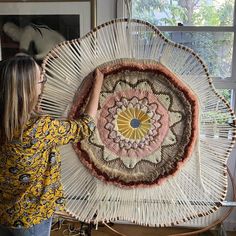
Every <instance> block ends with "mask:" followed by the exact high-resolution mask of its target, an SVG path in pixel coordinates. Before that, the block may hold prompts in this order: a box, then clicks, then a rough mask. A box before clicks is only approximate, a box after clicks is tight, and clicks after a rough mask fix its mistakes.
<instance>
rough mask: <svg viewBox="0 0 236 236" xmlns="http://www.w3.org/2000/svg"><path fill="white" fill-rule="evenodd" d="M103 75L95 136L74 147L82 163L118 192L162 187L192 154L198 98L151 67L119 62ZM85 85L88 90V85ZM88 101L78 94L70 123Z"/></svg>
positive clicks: (164, 70) (163, 71)
mask: <svg viewBox="0 0 236 236" xmlns="http://www.w3.org/2000/svg"><path fill="white" fill-rule="evenodd" d="M101 70H102V71H103V72H104V74H105V82H104V85H103V91H102V93H101V96H100V97H101V98H100V104H99V107H100V109H99V114H98V116H97V117H98V120H97V123H98V125H97V132H96V133H95V134H94V135H93V136H91V137H90V139H89V141H88V142H87V141H86V142H82V144H81V143H79V144H78V145H77V147H75V150H76V152H77V153H78V156H79V157H80V160H81V162H82V163H84V165H85V166H86V167H87V168H88V169H90V170H91V173H93V174H94V175H95V176H96V177H98V178H99V179H101V180H103V181H105V182H110V183H112V184H115V185H118V186H119V185H120V186H122V187H138V186H141V187H144V186H150V185H155V184H157V185H159V184H161V183H162V182H163V180H165V179H166V178H168V176H170V175H173V174H174V173H175V172H176V171H177V170H178V169H179V168H180V167H181V165H182V164H183V163H184V161H185V160H186V159H187V158H188V157H189V156H190V155H191V153H192V150H193V148H194V145H195V141H196V138H197V130H198V129H197V128H198V122H199V120H198V99H197V97H196V96H195V95H194V93H193V92H191V91H190V90H189V88H188V87H187V86H186V85H185V84H184V83H182V82H181V80H179V79H178V78H177V77H176V76H175V75H174V74H173V73H171V72H170V71H169V70H168V69H167V68H165V67H164V66H162V65H161V64H158V63H156V62H154V61H147V60H146V61H140V60H139V61H137V60H136V61H135V60H132V61H131V60H122V61H121V60H119V61H118V62H110V63H108V64H106V65H103V67H101ZM85 81H86V79H85ZM87 83H88V84H90V85H91V81H90V80H89V79H87ZM86 87H87V86H86ZM87 91H88V92H89V90H87ZM81 94H83V96H81ZM88 96H89V94H88V93H83V92H82V91H81V88H80V89H79V91H78V92H77V96H75V99H74V101H75V103H74V104H73V106H72V112H71V113H70V118H74V119H76V117H77V114H80V111H82V110H84V109H83V105H84V104H86V103H85V102H84V100H85V98H87V97H88Z"/></svg>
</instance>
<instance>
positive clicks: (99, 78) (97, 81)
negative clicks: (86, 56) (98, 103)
mask: <svg viewBox="0 0 236 236" xmlns="http://www.w3.org/2000/svg"><path fill="white" fill-rule="evenodd" d="M103 79H104V75H103V73H102V72H101V71H100V70H99V69H98V68H97V69H96V70H95V71H94V86H96V87H97V88H100V90H101V87H102V84H103ZM99 92H100V91H99Z"/></svg>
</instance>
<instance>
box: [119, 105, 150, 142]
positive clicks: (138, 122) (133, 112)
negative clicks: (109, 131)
mask: <svg viewBox="0 0 236 236" xmlns="http://www.w3.org/2000/svg"><path fill="white" fill-rule="evenodd" d="M117 127H118V131H119V132H120V133H121V134H122V135H123V136H124V137H126V138H128V139H134V140H137V139H141V138H143V137H144V136H145V135H146V134H147V132H148V130H149V128H150V127H151V124H150V117H149V116H148V115H147V114H145V113H144V112H142V110H139V109H135V108H128V109H126V110H124V111H122V112H120V113H119V114H118V115H117Z"/></svg>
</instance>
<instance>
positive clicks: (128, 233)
mask: <svg viewBox="0 0 236 236" xmlns="http://www.w3.org/2000/svg"><path fill="white" fill-rule="evenodd" d="M109 226H110V227H111V228H112V229H114V230H116V231H117V232H119V233H120V234H118V233H115V232H113V231H112V230H111V229H109V228H108V227H106V226H104V225H99V226H98V229H95V228H94V227H95V226H93V227H92V230H91V231H90V232H91V235H92V236H118V235H123V236H167V235H169V236H171V235H177V234H181V233H187V232H193V231H194V230H196V229H190V228H180V227H175V228H152V227H143V226H137V225H127V224H113V225H109ZM58 228H60V229H58ZM80 228H81V225H80V224H79V223H75V222H70V221H63V223H62V222H61V224H58V223H57V224H55V225H53V227H52V232H51V236H65V235H68V236H73V235H74V236H75V235H83V236H85V235H86V236H87V235H88V234H86V233H87V232H88V231H89V229H88V226H87V225H85V226H83V230H82V231H80ZM79 232H81V234H79ZM84 233H85V234H84ZM192 235H193V234H192ZM194 235H201V236H220V234H219V233H218V232H217V231H207V232H204V233H201V234H194ZM227 236H236V232H227Z"/></svg>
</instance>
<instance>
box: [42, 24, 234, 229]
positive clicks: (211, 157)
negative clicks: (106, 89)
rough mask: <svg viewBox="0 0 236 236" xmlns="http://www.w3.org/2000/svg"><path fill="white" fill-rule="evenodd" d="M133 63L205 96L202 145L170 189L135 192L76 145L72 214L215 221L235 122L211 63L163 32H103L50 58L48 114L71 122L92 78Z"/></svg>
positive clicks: (68, 189)
mask: <svg viewBox="0 0 236 236" xmlns="http://www.w3.org/2000/svg"><path fill="white" fill-rule="evenodd" d="M125 59H129V60H132V59H135V60H141V61H142V62H143V63H149V62H150V61H152V60H153V61H155V62H158V63H161V64H162V65H164V66H165V67H167V68H168V69H169V70H170V71H172V72H173V73H174V74H175V75H176V76H177V77H178V78H179V79H180V80H182V81H183V82H184V83H185V84H186V85H187V86H188V87H189V89H190V90H191V91H192V92H193V93H195V94H196V95H197V97H198V99H199V101H198V102H199V106H200V121H199V122H200V129H199V143H198V145H196V148H195V150H194V151H193V153H192V156H191V158H189V160H188V161H187V162H186V163H185V164H184V166H183V167H181V170H180V171H178V172H177V173H176V174H175V175H174V176H172V177H169V178H168V179H167V180H166V181H165V182H164V183H163V184H162V185H160V186H153V187H150V188H133V189H125V188H120V187H116V186H113V185H111V184H106V183H105V182H102V181H100V180H98V179H97V178H95V177H94V176H93V175H91V173H90V172H89V171H88V170H87V169H86V168H85V167H84V165H83V164H82V163H81V162H80V160H79V158H78V157H77V154H76V153H75V151H74V149H73V147H72V146H71V145H66V146H64V147H62V148H61V153H62V183H63V185H64V191H65V195H66V198H67V211H68V212H69V213H70V214H71V215H73V216H74V217H76V218H77V219H79V220H81V221H85V222H90V221H94V222H99V221H103V222H105V221H107V222H109V221H114V220H127V221H131V222H135V223H137V224H141V225H149V226H158V227H159V226H170V225H172V224H178V223H181V222H185V221H187V220H190V219H193V218H194V217H198V216H206V215H209V214H210V213H211V212H212V211H214V210H216V209H217V208H218V207H219V206H220V203H221V202H222V201H223V199H224V197H225V194H226V187H227V177H226V169H225V164H226V161H227V158H228V156H229V153H230V151H231V149H232V145H233V143H234V139H235V127H234V126H232V125H231V126H230V125H229V123H232V124H235V117H234V115H233V113H232V111H231V110H230V108H229V105H228V104H227V103H226V102H225V101H224V100H222V98H221V96H220V95H218V94H217V93H216V91H215V89H214V87H213V85H212V81H211V79H210V77H209V73H208V70H207V68H206V66H205V65H204V63H203V61H202V60H201V59H200V58H199V56H198V55H197V54H196V53H194V52H193V51H192V50H191V49H189V48H186V47H184V46H182V45H179V44H176V43H174V42H171V41H169V40H167V39H166V38H165V37H164V36H163V35H162V34H161V33H160V31H159V30H158V29H157V28H155V27H154V26H152V25H150V24H149V23H147V22H143V21H140V20H133V19H132V20H126V19H119V20H113V21H111V22H108V23H105V24H102V25H101V26H98V27H97V28H95V29H94V30H93V31H91V32H89V33H88V34H86V35H85V36H84V37H82V38H81V39H76V40H72V41H67V42H63V43H61V44H60V45H58V46H57V47H56V48H54V49H53V50H52V51H51V52H50V53H49V54H48V55H47V57H46V58H45V60H44V62H43V72H44V75H45V76H46V78H47V83H46V86H45V89H44V92H43V95H42V104H41V108H42V110H43V111H45V112H46V113H49V114H50V115H52V116H54V117H64V116H66V115H67V114H68V111H69V110H70V107H71V105H72V103H73V99H74V95H75V93H76V91H77V90H78V88H79V87H80V86H81V84H82V83H83V80H84V78H85V77H86V76H87V75H88V74H89V73H91V72H92V71H93V70H94V69H95V68H96V67H102V66H103V65H104V64H109V63H110V64H111V65H112V63H114V64H115V63H117V62H118V61H119V60H120V61H122V60H125ZM108 86H109V85H108ZM209 218H210V217H206V219H209ZM203 219H204V218H203ZM203 219H200V220H199V222H200V221H201V222H202V221H204V220H203Z"/></svg>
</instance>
